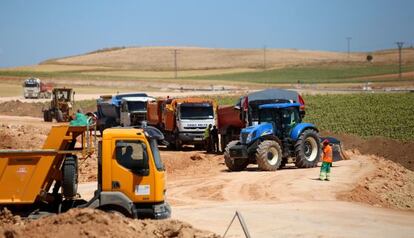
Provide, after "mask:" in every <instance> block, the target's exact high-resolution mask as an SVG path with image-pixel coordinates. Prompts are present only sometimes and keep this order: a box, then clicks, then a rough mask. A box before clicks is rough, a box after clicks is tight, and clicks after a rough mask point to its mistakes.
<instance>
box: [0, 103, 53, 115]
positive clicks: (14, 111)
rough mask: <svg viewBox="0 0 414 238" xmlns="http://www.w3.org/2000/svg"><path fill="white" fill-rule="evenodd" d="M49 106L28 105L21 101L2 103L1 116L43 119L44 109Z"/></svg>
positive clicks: (44, 104)
mask: <svg viewBox="0 0 414 238" xmlns="http://www.w3.org/2000/svg"><path fill="white" fill-rule="evenodd" d="M48 105H49V104H46V103H43V102H34V103H27V102H21V101H19V100H15V101H7V102H2V103H0V115H8V116H31V117H43V112H42V109H43V108H45V109H46V108H47V107H48Z"/></svg>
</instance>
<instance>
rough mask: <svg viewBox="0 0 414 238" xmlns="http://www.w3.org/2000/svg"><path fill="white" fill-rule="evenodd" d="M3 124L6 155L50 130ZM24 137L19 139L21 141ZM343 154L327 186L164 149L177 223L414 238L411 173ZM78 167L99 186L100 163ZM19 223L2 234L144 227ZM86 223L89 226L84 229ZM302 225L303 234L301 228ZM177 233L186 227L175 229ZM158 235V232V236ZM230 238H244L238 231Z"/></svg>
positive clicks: (263, 233) (72, 218) (8, 120)
mask: <svg viewBox="0 0 414 238" xmlns="http://www.w3.org/2000/svg"><path fill="white" fill-rule="evenodd" d="M0 124H1V126H0V135H1V136H2V137H1V138H4V139H2V143H1V144H0V146H1V148H15V147H19V148H39V147H40V146H41V144H43V140H44V138H45V136H46V134H47V131H48V128H49V126H50V123H44V122H42V121H41V119H39V118H31V117H10V116H0ZM34 131H36V132H39V133H33V132H34ZM19 133H20V134H21V135H20V136H17V135H18V134H19ZM34 135H36V136H35V137H31V136H34ZM22 138H27V139H24V140H22ZM390 143H391V142H390ZM346 148H348V149H349V150H348V151H347V153H348V154H349V157H350V158H351V160H347V161H341V162H337V163H335V164H334V167H333V168H332V169H333V176H332V180H331V181H330V182H326V181H319V180H318V179H317V178H318V174H319V168H313V169H297V168H295V167H293V166H292V165H288V166H286V167H285V168H283V169H281V170H278V171H276V172H262V171H258V170H257V168H256V166H254V165H251V166H250V167H249V168H248V169H247V170H246V171H243V172H229V171H227V169H226V167H225V165H224V163H223V158H222V155H214V154H205V153H204V152H201V151H192V150H190V149H188V148H187V149H185V151H178V152H175V151H166V150H165V149H164V148H161V156H162V159H163V161H164V164H165V167H166V172H167V200H168V201H169V203H170V204H171V205H172V209H173V219H178V220H180V221H184V222H188V223H189V224H191V225H193V226H195V227H197V228H200V229H204V230H208V231H212V232H215V233H216V234H223V233H224V231H225V230H226V228H227V226H228V224H229V223H230V220H231V218H232V217H233V215H234V213H235V211H239V212H241V214H242V215H243V217H244V219H245V222H246V224H247V227H248V229H249V232H250V233H251V235H252V236H253V237H275V236H283V237H297V236H306V237H309V236H310V237H360V236H361V234H364V237H390V236H391V237H411V236H412V234H413V233H414V228H413V227H414V213H413V210H414V199H413V198H414V197H413V194H414V172H412V171H410V170H408V169H406V168H404V167H403V166H401V165H398V164H396V163H394V162H392V161H390V160H385V159H382V158H379V157H378V156H375V155H363V154H361V153H359V151H358V150H357V148H352V147H350V146H347V147H346ZM80 167H81V168H80V169H81V172H80V173H81V178H80V181H82V182H87V181H94V180H96V176H95V175H94V174H95V171H96V160H95V159H93V158H92V159H89V160H88V161H87V162H83V163H82V162H81V163H80ZM95 189H96V182H88V183H83V184H81V185H80V188H79V192H80V193H81V194H82V196H83V197H84V198H85V199H87V198H90V197H91V196H92V195H93V191H94V190H95ZM85 217H88V218H89V219H86V218H85ZM78 218H79V219H78ZM16 219H17V221H15V222H14V223H16V224H15V225H8V226H5V225H1V226H0V227H2V229H6V234H14V235H16V236H18V237H19V236H22V237H23V236H28V235H29V237H36V236H30V235H31V234H38V233H40V232H39V231H41V230H44V229H49V230H48V231H50V232H51V233H53V234H56V235H57V236H58V237H59V234H65V233H59V232H64V231H69V230H75V231H76V233H74V236H82V237H87V236H88V237H90V236H115V237H116V236H117V235H116V234H121V231H124V230H125V231H126V233H125V236H127V237H128V236H129V234H135V233H129V232H133V231H134V229H133V227H135V229H138V228H139V227H141V225H140V224H141V223H135V221H131V220H129V219H126V220H125V219H121V220H114V222H113V225H112V223H109V225H106V223H105V222H104V221H105V220H108V219H109V220H111V221H112V219H115V218H113V217H111V216H109V217H108V216H107V214H101V213H95V211H88V210H87V211H85V212H83V211H77V210H75V211H73V213H67V214H63V215H60V216H53V217H50V218H45V220H39V221H36V222H30V223H24V222H23V223H24V224H23V225H22V224H20V223H22V222H21V221H19V219H18V218H16ZM83 219H85V220H89V221H90V222H87V224H86V225H84V224H83V223H84V222H83V221H84V220H83ZM167 222H173V221H171V220H168V221H167ZM12 223H13V222H12ZM45 224H46V225H47V226H45ZM80 224H82V225H80ZM102 224H103V225H102ZM124 224H126V227H127V228H125V227H124ZM298 225H299V226H300V229H297V228H296V227H298ZM177 226H179V227H182V226H183V227H186V226H187V225H183V224H182V223H180V222H178V225H177ZM83 227H84V228H85V229H83ZM95 227H104V228H100V229H95ZM137 227H138V228H137ZM162 227H169V225H162V226H161V228H162ZM173 227H176V226H173ZM379 227H380V228H379ZM161 228H160V227H159V226H156V229H161ZM174 229H176V228H171V229H170V228H168V230H174ZM177 229H179V230H180V231H182V230H183V229H181V228H177ZM138 230H140V228H139V229H138ZM9 231H10V232H12V233H10V232H9ZM85 232H87V233H85ZM145 232H146V231H145ZM157 232H158V230H157ZM160 232H161V233H162V232H163V231H160ZM161 233H160V234H161ZM0 234H2V233H1V232H0ZM145 234H146V233H145ZM157 234H158V233H157ZM229 234H230V237H243V232H242V230H241V229H240V226H239V225H238V224H237V223H235V224H233V226H232V227H231V228H230V230H229ZM3 235H5V233H4V232H3ZM183 237H187V236H183Z"/></svg>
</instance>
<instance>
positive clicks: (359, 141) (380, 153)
mask: <svg viewBox="0 0 414 238" xmlns="http://www.w3.org/2000/svg"><path fill="white" fill-rule="evenodd" d="M323 134H324V135H330V136H334V137H337V138H338V139H340V140H341V142H342V143H343V145H344V148H345V149H357V150H358V151H359V152H360V153H361V154H364V155H375V156H377V157H383V158H386V159H388V160H392V161H394V162H396V163H399V164H401V165H402V166H404V167H405V168H407V169H409V170H411V171H414V156H413V155H414V142H413V141H398V140H393V139H387V138H383V137H371V138H368V139H364V138H361V137H358V136H354V135H346V134H333V133H328V132H324V133H323Z"/></svg>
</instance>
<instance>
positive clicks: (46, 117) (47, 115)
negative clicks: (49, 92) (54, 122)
mask: <svg viewBox="0 0 414 238" xmlns="http://www.w3.org/2000/svg"><path fill="white" fill-rule="evenodd" d="M43 121H45V122H48V121H49V111H43Z"/></svg>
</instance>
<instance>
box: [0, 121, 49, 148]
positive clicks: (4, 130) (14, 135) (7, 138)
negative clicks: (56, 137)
mask: <svg viewBox="0 0 414 238" xmlns="http://www.w3.org/2000/svg"><path fill="white" fill-rule="evenodd" d="M47 134H48V130H47V129H46V128H41V127H37V126H32V125H9V124H4V123H3V124H0V149H39V148H41V147H42V145H43V143H44V141H45V139H46V137H47Z"/></svg>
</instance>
